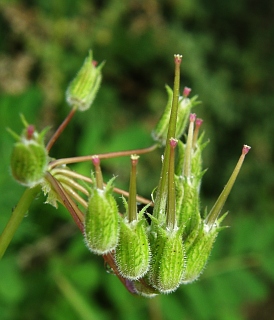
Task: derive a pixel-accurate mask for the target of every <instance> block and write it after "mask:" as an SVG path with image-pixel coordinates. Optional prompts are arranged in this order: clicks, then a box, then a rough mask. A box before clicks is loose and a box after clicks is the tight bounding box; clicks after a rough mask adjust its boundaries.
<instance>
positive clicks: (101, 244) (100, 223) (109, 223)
mask: <svg viewBox="0 0 274 320" xmlns="http://www.w3.org/2000/svg"><path fill="white" fill-rule="evenodd" d="M111 182H112V180H111V181H110V182H109V183H108V184H107V186H106V187H105V189H98V188H96V187H94V188H93V189H92V191H91V195H90V198H89V201H88V210H87V213H86V216H85V223H84V230H85V240H86V244H87V246H88V248H89V249H90V250H91V251H92V252H94V253H97V254H106V253H108V252H110V251H112V250H114V249H115V247H116V245H117V242H118V236H119V223H118V216H119V213H118V208H117V204H116V201H115V199H114V197H113V196H112V194H111Z"/></svg>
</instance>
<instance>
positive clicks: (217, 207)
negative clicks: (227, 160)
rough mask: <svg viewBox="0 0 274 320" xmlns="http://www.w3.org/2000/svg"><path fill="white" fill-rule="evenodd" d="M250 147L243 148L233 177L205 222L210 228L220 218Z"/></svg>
mask: <svg viewBox="0 0 274 320" xmlns="http://www.w3.org/2000/svg"><path fill="white" fill-rule="evenodd" d="M249 149H250V147H249V146H247V145H244V146H243V149H242V154H241V156H240V158H239V160H238V162H237V164H236V167H235V169H234V170H233V172H232V175H231V176H230V178H229V180H228V182H227V184H226V185H225V187H224V189H223V191H222V193H221V194H220V195H219V198H218V199H217V201H216V202H215V204H214V205H213V207H212V209H211V211H210V212H209V214H208V216H207V218H206V220H205V223H206V224H208V225H209V227H212V226H213V224H214V223H215V222H216V220H217V218H218V216H219V215H220V213H221V210H222V208H223V206H224V204H225V202H226V199H227V197H228V195H229V193H230V191H231V189H232V187H233V185H234V183H235V181H236V178H237V176H238V174H239V172H240V169H241V167H242V164H243V162H244V159H245V155H246V154H247V153H248V151H249Z"/></svg>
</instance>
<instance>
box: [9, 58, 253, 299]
mask: <svg viewBox="0 0 274 320" xmlns="http://www.w3.org/2000/svg"><path fill="white" fill-rule="evenodd" d="M181 60H182V56H180V55H175V59H174V61H175V78H174V88H173V90H172V89H170V88H169V87H166V89H167V93H168V102H167V106H166V108H165V110H164V113H163V115H162V117H161V118H160V120H159V122H158V123H157V125H156V127H155V129H154V130H153V132H152V137H153V139H154V140H155V141H156V143H157V146H159V147H164V153H163V156H162V169H161V173H160V178H159V183H158V186H157V188H156V192H155V199H152V200H151V201H150V202H149V203H148V204H147V205H146V206H145V207H144V208H143V209H142V210H140V211H138V207H137V200H136V199H137V190H136V189H137V188H136V176H137V164H138V161H139V155H137V154H134V153H133V154H131V157H130V160H131V171H130V182H129V192H128V200H126V199H125V198H123V202H124V208H125V209H124V212H122V213H120V212H119V210H118V205H117V202H116V198H115V197H114V194H113V183H114V180H115V179H114V178H113V179H111V180H110V181H109V182H108V183H107V184H104V182H103V175H102V172H101V167H100V157H98V156H90V157H82V158H81V159H80V158H77V159H76V160H75V159H74V160H68V161H67V162H66V161H64V160H62V161H60V160H56V161H52V160H51V159H50V158H49V156H48V151H49V149H50V147H49V145H51V143H49V144H48V146H47V147H45V145H44V142H43V138H44V135H45V132H46V131H43V132H42V133H40V134H38V133H37V132H36V131H35V129H34V127H33V126H31V125H28V124H27V122H26V121H25V120H24V119H23V123H24V125H25V129H24V131H23V133H22V135H21V136H18V135H16V134H15V133H13V132H12V131H11V130H10V132H11V134H12V135H13V136H14V137H15V139H16V140H17V142H16V144H15V146H14V149H13V153H12V158H11V169H12V174H13V176H14V178H15V179H16V180H17V181H18V182H20V183H21V184H23V185H26V186H28V187H33V186H35V185H37V184H41V185H42V187H43V190H44V192H45V193H47V194H48V199H49V200H48V201H49V202H50V203H51V204H54V205H56V201H59V202H61V203H62V204H63V205H64V206H66V207H67V208H68V210H69V212H70V213H71V214H72V216H73V218H74V220H75V222H76V223H77V225H78V226H79V228H80V230H81V231H82V232H83V234H84V238H85V243H86V245H87V246H88V248H89V249H90V250H91V251H92V252H93V253H95V254H99V255H102V256H103V257H104V259H105V261H106V262H107V263H109V264H110V267H111V268H112V270H113V272H114V273H116V275H117V276H118V277H119V278H120V280H121V281H122V282H123V283H124V284H125V286H126V287H127V289H128V290H129V291H130V292H132V293H137V294H140V295H143V296H147V297H152V296H155V295H157V294H160V293H170V292H173V291H175V290H176V289H177V288H178V287H179V286H180V285H181V284H187V283H191V282H192V281H194V280H196V279H197V278H198V277H199V276H200V274H201V273H202V271H203V269H204V267H205V265H206V263H207V260H208V258H209V255H210V253H211V250H212V247H213V243H214V241H215V239H216V237H217V235H218V233H219V231H220V230H221V229H223V227H222V226H220V224H221V222H222V220H223V219H224V216H225V215H223V216H221V215H220V214H221V210H222V208H223V206H224V203H225V201H226V199H227V197H228V195H229V193H230V191H231V188H232V186H233V184H234V182H235V180H236V178H237V175H238V173H239V171H240V168H241V166H242V163H243V161H244V158H245V155H246V154H247V153H248V151H249V149H250V147H249V146H247V145H244V146H243V149H242V153H241V156H240V158H239V161H238V163H237V165H236V167H235V169H234V171H233V173H232V175H231V177H230V179H229V181H228V182H227V184H226V185H225V187H224V190H223V191H222V192H221V194H220V196H219V198H218V199H217V201H216V203H215V204H214V205H213V207H212V209H211V210H210V212H209V213H208V214H201V208H200V186H201V179H202V177H203V174H204V172H205V170H204V169H203V168H202V151H203V149H204V147H205V146H206V144H207V142H204V140H203V137H204V135H203V134H202V135H199V129H200V126H201V124H202V120H201V119H199V118H196V114H194V113H191V109H192V108H193V106H195V105H196V104H197V101H196V99H197V97H193V98H192V99H189V98H188V96H189V94H190V91H191V90H190V89H189V88H185V89H184V91H183V94H182V96H180V94H179V83H180V64H181ZM101 68H102V64H101V65H100V66H99V67H97V68H96V66H95V65H94V64H92V54H91V52H90V54H89V57H88V58H87V59H86V60H85V63H84V65H83V68H82V69H81V70H80V72H79V73H78V75H77V77H76V78H75V80H73V82H72V83H71V85H70V87H69V89H68V91H67V99H68V102H69V103H70V104H74V105H75V103H76V104H77V105H78V107H77V106H76V107H75V109H77V108H78V109H79V110H81V111H84V110H86V109H87V108H88V106H89V105H90V104H91V103H92V101H93V99H94V97H95V95H96V92H97V90H98V88H99V84H100V82H101ZM87 81H88V82H90V85H88V84H87ZM91 92H92V93H91ZM187 125H188V129H187V136H186V137H185V139H184V141H182V140H181V137H182V136H183V134H184V133H185V130H186V128H187ZM175 153H177V156H176V157H175ZM71 159H73V158H71ZM175 159H176V161H175ZM77 160H81V161H83V160H92V163H93V165H94V168H95V170H94V174H92V177H91V179H88V178H86V177H84V176H81V175H79V174H77V173H73V172H72V171H70V170H69V169H67V168H66V166H64V164H65V163H72V162H77ZM58 161H59V162H58ZM79 178H80V179H82V180H84V181H85V182H87V181H88V182H91V184H90V187H89V188H88V189H87V188H85V187H83V186H80V185H79V184H78V183H77V182H76V181H75V180H76V179H79ZM74 189H75V190H77V191H80V192H83V193H84V194H85V195H86V196H88V200H87V201H85V200H83V199H82V198H81V197H80V196H79V195H78V194H76V192H75V191H74ZM72 198H74V199H76V201H78V202H79V203H80V204H81V205H82V206H83V207H84V209H85V210H84V212H82V211H81V210H80V209H79V208H78V206H77V205H76V204H75V201H74V200H73V199H72ZM149 206H152V207H153V213H152V214H149V213H148V212H146V210H147V208H148V207H149Z"/></svg>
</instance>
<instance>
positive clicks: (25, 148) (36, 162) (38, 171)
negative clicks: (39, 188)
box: [11, 142, 47, 187]
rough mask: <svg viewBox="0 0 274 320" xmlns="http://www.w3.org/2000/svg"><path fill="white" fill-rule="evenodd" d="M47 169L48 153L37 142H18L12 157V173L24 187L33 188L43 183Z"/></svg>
mask: <svg viewBox="0 0 274 320" xmlns="http://www.w3.org/2000/svg"><path fill="white" fill-rule="evenodd" d="M46 167H47V152H46V149H45V147H44V146H42V145H39V144H37V143H36V142H30V143H28V144H24V143H22V142H17V143H16V144H15V145H14V148H13V150H12V155H11V172H12V175H13V177H14V179H15V180H17V181H18V182H19V183H21V184H22V185H25V186H28V187H33V186H35V185H37V184H39V183H41V182H42V180H43V176H44V173H45V171H46Z"/></svg>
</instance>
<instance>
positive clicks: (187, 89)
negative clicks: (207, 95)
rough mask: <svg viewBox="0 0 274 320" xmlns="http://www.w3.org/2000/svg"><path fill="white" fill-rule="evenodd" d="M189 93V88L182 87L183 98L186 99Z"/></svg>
mask: <svg viewBox="0 0 274 320" xmlns="http://www.w3.org/2000/svg"><path fill="white" fill-rule="evenodd" d="M190 92H191V88H188V87H184V91H183V96H184V97H185V98H187V97H188V96H189V94H190Z"/></svg>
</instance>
